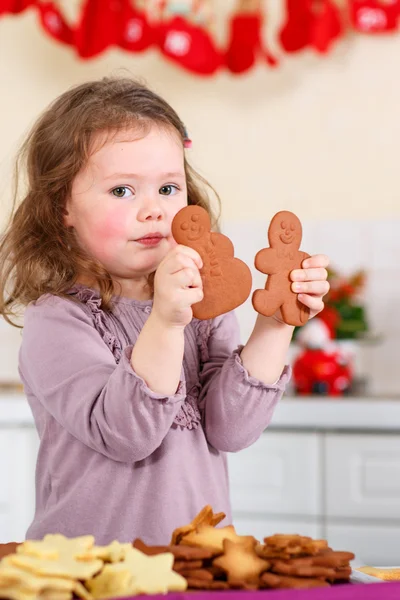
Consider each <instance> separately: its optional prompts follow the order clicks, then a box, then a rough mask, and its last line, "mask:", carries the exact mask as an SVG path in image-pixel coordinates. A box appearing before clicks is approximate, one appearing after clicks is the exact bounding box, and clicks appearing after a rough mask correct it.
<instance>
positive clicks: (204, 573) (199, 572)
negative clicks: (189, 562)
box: [179, 569, 214, 581]
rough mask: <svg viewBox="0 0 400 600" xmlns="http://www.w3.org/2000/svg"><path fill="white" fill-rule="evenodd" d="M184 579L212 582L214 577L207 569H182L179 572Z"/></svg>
mask: <svg viewBox="0 0 400 600" xmlns="http://www.w3.org/2000/svg"><path fill="white" fill-rule="evenodd" d="M179 574H180V575H182V577H184V578H185V579H204V581H213V580H214V577H213V576H212V574H211V573H210V571H208V570H207V569H184V570H182V571H180V572H179Z"/></svg>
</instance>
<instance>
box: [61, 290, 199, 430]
mask: <svg viewBox="0 0 400 600" xmlns="http://www.w3.org/2000/svg"><path fill="white" fill-rule="evenodd" d="M68 293H69V294H70V295H73V296H75V298H77V299H78V300H79V301H80V302H82V303H83V304H85V305H86V306H87V308H88V309H89V310H90V312H91V314H92V317H93V323H94V326H95V328H96V330H97V331H98V332H99V334H100V335H101V337H102V339H103V340H104V342H105V343H106V344H107V346H108V348H109V349H110V350H111V352H112V354H113V356H114V358H115V362H116V363H117V364H118V363H119V362H120V360H121V356H122V350H123V349H122V346H121V343H120V341H119V339H118V338H117V337H116V336H115V335H113V334H112V333H111V332H110V331H109V329H108V328H107V317H106V315H105V313H104V311H103V310H102V308H101V297H100V296H99V295H98V293H97V292H96V291H95V290H92V289H91V288H87V287H77V286H74V287H73V288H71V290H69V292H68ZM209 327H210V325H209V322H208V321H198V323H197V328H198V330H197V336H198V341H199V349H200V354H201V360H202V361H203V362H204V361H205V360H207V359H208V349H207V339H208V337H206V336H208V335H209V331H210V329H209ZM199 394H200V384H196V385H194V386H192V388H191V389H190V390H189V391H188V392H187V395H186V398H185V401H184V403H183V404H182V406H181V408H180V410H179V412H178V413H177V415H176V417H175V419H174V423H175V424H176V425H179V426H180V427H185V428H186V429H197V427H198V426H199V425H200V423H201V414H200V410H199V407H198V397H199Z"/></svg>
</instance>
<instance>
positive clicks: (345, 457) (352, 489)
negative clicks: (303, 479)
mask: <svg viewBox="0 0 400 600" xmlns="http://www.w3.org/2000/svg"><path fill="white" fill-rule="evenodd" d="M325 489H326V514H327V516H328V517H338V516H344V517H355V518H357V519H360V518H365V519H381V520H386V519H392V520H396V519H397V520H398V521H399V526H400V436H399V435H393V434H386V435H377V434H373V435H372V434H368V435H366V434H329V435H326V469H325ZM399 561H400V554H399Z"/></svg>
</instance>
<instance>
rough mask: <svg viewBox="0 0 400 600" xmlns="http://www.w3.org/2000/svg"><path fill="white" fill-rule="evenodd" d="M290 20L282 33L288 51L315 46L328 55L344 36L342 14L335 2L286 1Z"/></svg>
mask: <svg viewBox="0 0 400 600" xmlns="http://www.w3.org/2000/svg"><path fill="white" fill-rule="evenodd" d="M286 8H287V20H286V23H285V24H284V26H283V28H282V30H281V32H280V41H281V44H282V46H283V48H284V49H285V50H286V52H299V51H300V50H303V49H304V48H306V47H309V46H310V47H312V48H314V49H315V50H316V51H317V52H321V53H325V52H327V51H328V50H329V48H330V46H331V45H332V43H333V42H334V41H335V40H336V39H338V38H339V37H340V36H341V35H342V33H343V26H342V21H341V15H340V11H339V9H338V7H337V6H336V4H335V3H334V1H333V0H286Z"/></svg>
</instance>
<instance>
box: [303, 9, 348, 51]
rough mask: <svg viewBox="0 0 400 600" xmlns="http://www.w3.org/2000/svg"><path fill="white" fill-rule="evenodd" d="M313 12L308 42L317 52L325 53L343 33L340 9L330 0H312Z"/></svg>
mask: <svg viewBox="0 0 400 600" xmlns="http://www.w3.org/2000/svg"><path fill="white" fill-rule="evenodd" d="M313 12H314V14H313V20H312V22H311V29H310V43H311V45H312V46H313V47H314V48H315V49H316V50H317V51H318V52H321V53H325V52H328V50H329V48H330V46H331V44H332V43H333V42H334V41H335V40H336V39H337V38H339V37H340V36H341V35H342V33H343V28H342V21H341V18H340V17H341V15H340V11H339V9H338V7H337V6H336V4H335V3H334V2H333V1H332V0H314V2H313Z"/></svg>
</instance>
